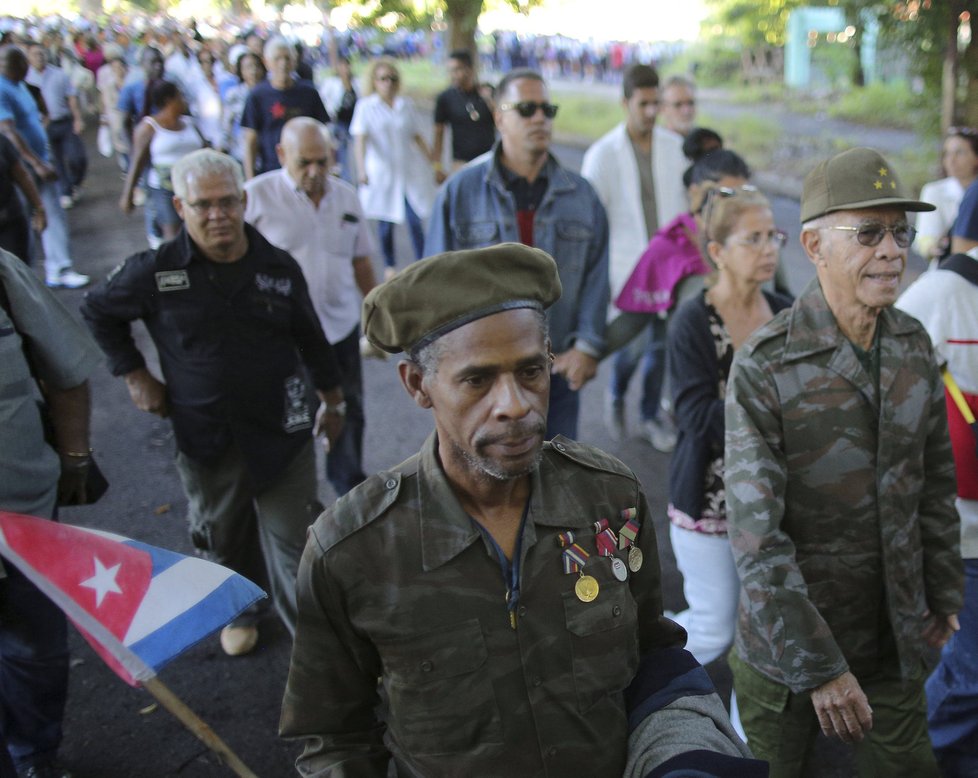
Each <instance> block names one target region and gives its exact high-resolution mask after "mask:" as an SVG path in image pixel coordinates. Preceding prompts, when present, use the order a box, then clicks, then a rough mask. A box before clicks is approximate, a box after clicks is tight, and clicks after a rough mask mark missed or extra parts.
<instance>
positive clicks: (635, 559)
mask: <svg viewBox="0 0 978 778" xmlns="http://www.w3.org/2000/svg"><path fill="white" fill-rule="evenodd" d="M644 561H645V556H644V554H642V549H640V548H639V547H638V546H631V547H630V548H629V549H628V569H629V570H631V571H632V572H633V573H637V572H638V571H639V570H641V569H642V562H644Z"/></svg>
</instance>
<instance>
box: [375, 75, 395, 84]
mask: <svg viewBox="0 0 978 778" xmlns="http://www.w3.org/2000/svg"><path fill="white" fill-rule="evenodd" d="M374 80H375V81H389V82H390V83H392V84H396V83H398V82H399V81H400V80H401V77H400V76H395V75H394V74H393V73H388V74H387V75H383V76H377V78H375V79H374Z"/></svg>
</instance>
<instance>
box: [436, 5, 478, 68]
mask: <svg viewBox="0 0 978 778" xmlns="http://www.w3.org/2000/svg"><path fill="white" fill-rule="evenodd" d="M482 3H483V0H446V2H445V18H446V19H447V21H448V51H455V50H456V49H465V50H466V51H469V52H471V53H472V61H473V62H478V61H479V52H478V51H477V50H476V47H475V31H476V28H477V26H478V24H479V16H480V15H481V14H482Z"/></svg>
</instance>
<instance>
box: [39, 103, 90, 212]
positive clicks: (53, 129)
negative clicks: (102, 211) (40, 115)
mask: <svg viewBox="0 0 978 778" xmlns="http://www.w3.org/2000/svg"><path fill="white" fill-rule="evenodd" d="M47 132H48V143H50V144H51V157H52V160H51V161H52V162H53V163H54V169H55V170H57V171H58V186H59V188H60V190H61V194H62V195H70V194H71V192H72V190H73V189H74V188H75V187H77V186H81V182H82V181H83V180H84V179H85V173H86V172H87V171H88V155H87V154H86V152H85V145H84V144H83V143H82V140H81V138H79V137H78V136H77V135H75V131H74V128H73V122H72V119H71V117H70V116H69V117H67V118H65V119H58V120H57V121H53V122H51V123H50V124H48V131H47Z"/></svg>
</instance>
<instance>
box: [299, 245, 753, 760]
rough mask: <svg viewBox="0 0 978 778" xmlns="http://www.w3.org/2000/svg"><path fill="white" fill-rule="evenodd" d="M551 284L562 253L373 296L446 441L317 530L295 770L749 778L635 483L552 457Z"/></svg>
mask: <svg viewBox="0 0 978 778" xmlns="http://www.w3.org/2000/svg"><path fill="white" fill-rule="evenodd" d="M560 292H561V283H560V280H559V278H558V275H557V265H556V263H555V262H554V260H553V259H552V258H551V257H550V256H549V255H548V254H546V253H544V252H543V251H540V250H539V249H533V248H529V247H527V246H523V245H519V244H501V245H499V246H495V247H491V248H486V249H478V250H472V251H458V252H451V253H448V254H442V255H438V256H435V257H431V258H428V259H424V260H421V261H420V262H417V263H415V264H414V265H411V266H410V267H408V268H407V269H406V270H404V271H403V272H402V273H400V274H399V275H398V276H396V277H395V278H394V279H392V280H390V281H388V282H387V283H385V284H382V285H381V286H379V287H376V288H375V289H374V290H373V291H372V292H371V293H370V294H369V295H368V296H367V298H366V299H365V300H364V304H363V329H364V334H365V335H366V337H367V338H368V339H369V340H370V342H371V343H372V344H373V345H375V346H377V347H379V348H381V349H384V350H385V351H388V352H391V353H398V352H402V351H403V352H406V358H405V359H403V360H402V361H401V362H400V363H399V364H398V373H399V375H400V379H401V382H402V384H403V385H404V388H405V390H406V391H407V393H408V394H409V395H410V396H411V398H412V399H413V400H414V401H415V403H416V404H417V405H418V406H419V407H421V408H424V409H427V410H430V411H431V412H432V415H433V417H434V423H435V431H434V432H433V433H432V435H431V436H430V437H429V438H428V440H427V442H426V443H425V444H424V447H423V448H422V450H421V451H420V452H419V453H418V454H416V455H415V456H413V457H411V458H410V459H408V460H406V461H405V462H402V463H401V464H399V465H397V466H395V467H393V468H391V469H390V470H387V471H384V472H381V473H379V474H377V475H375V476H373V477H371V478H368V479H367V480H366V481H365V482H364V483H362V484H360V485H359V486H357V487H356V488H354V489H353V490H352V491H351V492H349V493H348V494H347V495H345V496H344V497H342V498H340V499H339V500H338V501H337V502H336V503H335V504H334V506H333V507H332V508H330V509H329V510H328V511H327V512H326V513H324V514H323V515H322V516H321V517H320V518H319V519H318V520H317V521H316V523H315V524H314V525H313V526H312V528H311V530H310V534H309V540H308V543H307V545H306V550H305V553H304V554H303V558H302V562H301V564H300V569H299V575H298V581H297V594H298V602H299V618H298V628H297V632H296V638H295V646H294V649H293V655H292V664H291V668H290V672H289V680H288V686H287V688H286V692H285V700H284V703H283V712H282V720H281V725H280V731H281V733H282V734H283V735H284V736H287V737H293V738H304V739H305V741H306V744H305V750H304V752H303V754H302V755H301V756H300V757H299V759H298V762H297V767H298V769H299V772H300V774H302V775H304V776H332V777H334V778H335V777H337V776H357V777H358V778H362V777H364V776H377V778H385V777H386V776H388V775H390V774H396V775H404V776H406V775H412V776H414V775H416V776H427V777H428V778H435V777H436V776H449V775H469V776H492V775H502V774H509V775H513V776H554V778H557V777H561V778H562V777H564V776H571V775H580V776H587V777H588V778H621V776H622V775H628V776H634V777H635V778H640V777H641V776H645V775H648V774H649V771H650V769H651V766H653V765H657V764H660V763H662V762H664V761H668V760H679V761H680V762H682V760H684V759H698V760H699V762H697V764H699V765H701V766H702V764H703V763H704V762H703V760H704V759H705V760H707V761H708V762H709V763H710V764H715V765H720V766H721V767H722V768H724V769H726V770H727V771H726V772H720V771H717V772H715V773H708V772H700V773H697V774H717V775H739V776H744V775H756V774H758V773H757V772H756V768H757V767H758V765H759V763H757V762H755V761H753V760H749V759H744V758H743V757H745V756H747V755H748V752H747V751H746V748H745V747H743V745H742V744H739V742H738V741H736V738H735V736H734V735H733V734H732V730H731V729H730V726H729V721H727V719H726V714H725V713H724V712H723V709H722V706H721V705H720V702H719V698H718V697H717V696H716V694H715V693H712V687H711V686H710V685H709V681H708V678H707V677H706V676H705V673H704V671H703V670H702V668H699V667H698V666H696V664H695V661H694V660H693V659H692V657H691V655H689V654H688V653H687V652H685V651H684V650H682V648H681V646H682V643H683V632H682V630H681V629H680V628H679V627H677V626H676V625H675V624H673V623H672V622H671V621H668V620H667V619H665V618H663V617H662V605H661V597H660V580H659V564H658V552H657V549H656V541H655V531H654V528H653V527H652V523H651V518H650V516H649V508H648V504H647V503H646V500H645V495H644V494H643V492H642V489H641V487H640V485H639V483H638V480H637V479H636V478H635V475H634V474H633V473H632V472H631V471H630V470H629V469H628V468H626V467H625V466H624V465H623V464H622V463H621V462H619V461H618V460H617V459H614V458H613V457H611V456H608V455H607V454H604V453H603V452H601V451H598V450H597V449H594V448H591V447H589V446H585V445H582V444H579V443H576V442H574V441H572V440H570V439H567V438H562V437H557V438H555V439H554V440H553V441H551V442H549V443H545V442H544V431H545V420H546V418H547V398H548V392H549V388H550V368H551V362H552V360H553V354H552V353H551V350H550V340H549V337H548V332H547V322H546V318H545V316H544V311H545V310H546V309H547V308H548V307H549V306H551V305H552V304H553V303H554V302H555V301H556V300H557V299H558V297H559V296H560ZM640 659H642V664H641V665H640ZM636 674H638V678H639V679H641V682H640V683H638V684H637V685H635V684H633V686H632V688H631V689H630V690H629V694H628V699H629V703H630V705H629V708H628V709H626V693H625V692H626V688H627V687H629V684H630V683H632V681H633V678H636ZM378 679H380V681H379V683H378ZM698 738H699V739H698ZM690 742H694V743H701V745H702V748H701V749H699V750H697V751H696V753H695V754H694V755H693V756H692V757H691V756H689V755H688V753H687V752H688V750H689V748H688V746H687V745H686V744H688V743H690ZM626 760H627V764H628V769H627V771H626ZM392 768H393V772H389V770H391V769H392Z"/></svg>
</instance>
